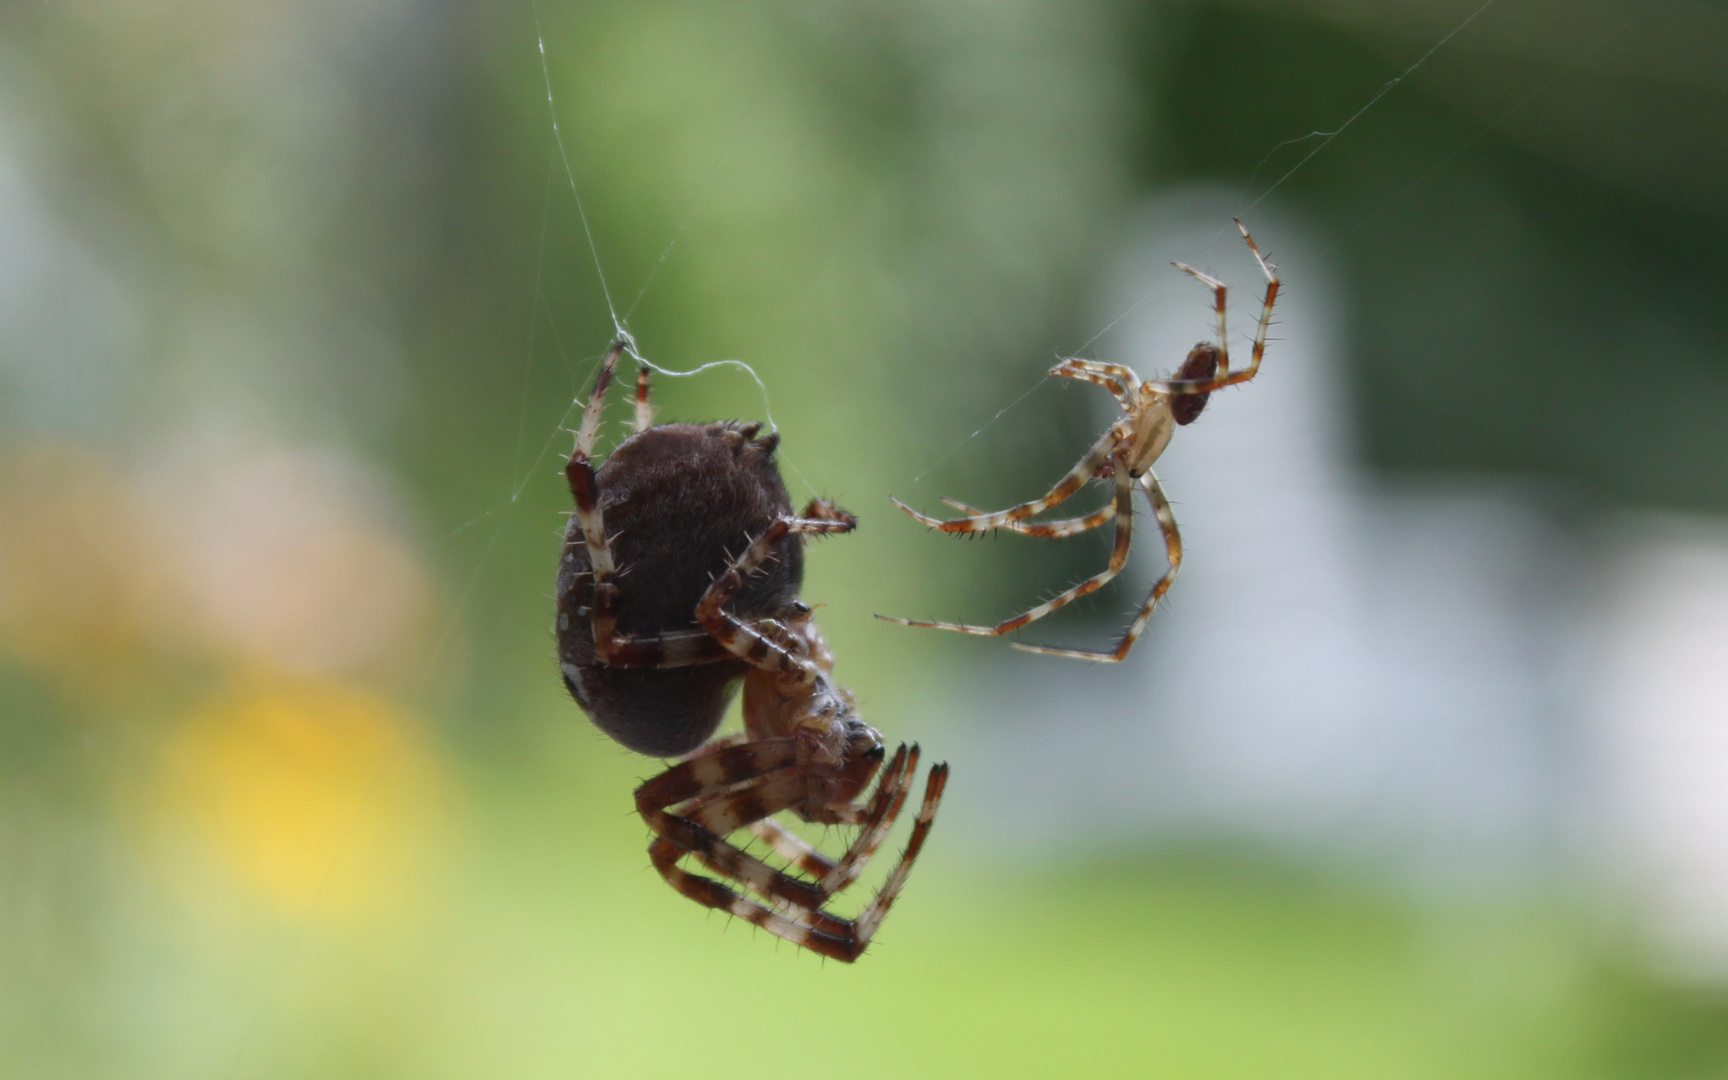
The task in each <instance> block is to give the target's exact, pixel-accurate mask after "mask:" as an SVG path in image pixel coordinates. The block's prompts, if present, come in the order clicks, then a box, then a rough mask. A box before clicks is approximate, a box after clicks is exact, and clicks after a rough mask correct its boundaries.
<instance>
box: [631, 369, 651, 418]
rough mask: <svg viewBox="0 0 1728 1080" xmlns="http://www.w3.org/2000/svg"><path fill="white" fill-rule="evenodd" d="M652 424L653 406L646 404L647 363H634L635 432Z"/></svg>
mask: <svg viewBox="0 0 1728 1080" xmlns="http://www.w3.org/2000/svg"><path fill="white" fill-rule="evenodd" d="M653 426H654V406H652V405H650V404H648V365H647V364H641V363H639V364H637V365H636V422H635V424H634V425H633V428H634V430H635V432H636V433H637V434H638V435H640V434H641V433H642V432H644V431H647V430H648V429H649V428H651V427H653Z"/></svg>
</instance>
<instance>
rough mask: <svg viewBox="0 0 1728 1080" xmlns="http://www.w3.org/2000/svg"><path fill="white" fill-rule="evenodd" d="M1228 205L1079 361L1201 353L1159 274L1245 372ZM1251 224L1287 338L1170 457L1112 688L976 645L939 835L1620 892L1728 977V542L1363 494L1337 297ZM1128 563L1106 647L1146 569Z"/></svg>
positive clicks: (1530, 511) (1122, 274)
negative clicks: (1254, 851)
mask: <svg viewBox="0 0 1728 1080" xmlns="http://www.w3.org/2000/svg"><path fill="white" fill-rule="evenodd" d="M1235 209H1237V208H1236V207H1235V206H1234V205H1233V203H1232V201H1231V199H1230V198H1229V197H1228V196H1220V195H1219V194H1217V193H1214V192H1191V193H1188V194H1186V195H1181V196H1177V197H1174V198H1170V199H1167V200H1165V201H1163V202H1161V203H1159V204H1158V205H1157V206H1155V207H1153V208H1152V209H1151V210H1150V211H1148V212H1147V214H1146V215H1145V217H1144V218H1143V219H1142V220H1141V221H1140V222H1139V223H1138V225H1137V227H1136V228H1135V229H1134V230H1132V231H1131V233H1130V239H1129V242H1128V245H1127V251H1126V254H1125V257H1124V259H1123V262H1122V266H1121V269H1120V271H1119V273H1118V281H1119V289H1118V295H1117V296H1116V297H1114V298H1112V299H1113V302H1112V303H1111V304H1110V305H1108V314H1107V315H1106V319H1108V318H1111V317H1114V316H1115V315H1117V314H1118V313H1120V312H1122V311H1124V310H1129V309H1131V310H1129V313H1128V314H1127V315H1126V316H1124V317H1123V318H1122V319H1121V321H1120V322H1119V323H1117V324H1116V325H1115V326H1114V327H1113V328H1112V330H1111V332H1110V333H1109V334H1107V335H1105V336H1104V337H1102V338H1101V339H1100V342H1099V344H1098V346H1097V347H1096V351H1095V355H1097V356H1098V357H1099V358H1101V359H1107V360H1112V361H1117V362H1122V363H1127V364H1129V365H1130V366H1133V367H1134V368H1135V369H1136V370H1138V371H1139V372H1140V373H1141V374H1142V375H1143V376H1156V375H1160V374H1166V373H1168V371H1169V370H1170V369H1171V368H1173V367H1174V366H1175V364H1176V363H1178V362H1179V361H1180V359H1181V357H1182V356H1184V355H1185V354H1186V351H1187V349H1188V348H1189V347H1190V346H1192V344H1193V343H1194V342H1195V341H1196V340H1198V339H1200V338H1202V337H1204V336H1205V335H1206V333H1207V327H1208V325H1209V319H1208V317H1207V314H1206V303H1207V302H1208V301H1209V297H1208V296H1207V295H1206V293H1205V290H1204V289H1203V288H1201V287H1199V286H1198V285H1196V283H1195V282H1193V281H1192V280H1191V279H1189V278H1187V277H1186V276H1184V275H1182V274H1180V273H1178V272H1176V271H1175V270H1173V269H1172V268H1171V267H1170V265H1169V264H1170V261H1171V260H1172V259H1176V258H1180V259H1182V260H1184V261H1187V262H1191V263H1195V264H1198V265H1201V266H1203V267H1204V268H1207V269H1209V270H1211V271H1213V272H1215V273H1217V274H1219V275H1221V276H1222V277H1224V278H1225V279H1226V280H1227V281H1229V282H1230V283H1231V284H1232V286H1233V288H1232V304H1231V313H1232V319H1233V322H1232V331H1233V332H1232V336H1233V339H1235V340H1234V341H1233V346H1235V347H1238V348H1241V349H1242V351H1243V352H1244V353H1245V352H1246V348H1245V342H1244V341H1243V340H1242V339H1243V338H1245V337H1246V335H1248V334H1249V333H1250V332H1251V330H1252V324H1251V320H1252V319H1253V317H1254V315H1255V314H1256V313H1257V311H1258V299H1259V287H1260V278H1259V275H1258V273H1257V271H1255V269H1254V267H1253V264H1252V262H1251V261H1250V260H1249V258H1248V256H1247V254H1246V252H1245V251H1242V250H1241V244H1240V238H1239V237H1238V236H1237V235H1236V233H1235V230H1234V229H1233V228H1231V227H1230V226H1229V221H1230V217H1231V214H1232V212H1233V211H1234V210H1235ZM1220 224H1222V225H1223V228H1219V227H1218V226H1219V225H1220ZM1252 227H1253V229H1254V232H1255V235H1256V238H1257V239H1258V240H1259V241H1260V242H1261V244H1262V246H1263V247H1265V248H1266V249H1268V250H1270V251H1272V252H1273V253H1274V254H1275V257H1276V260H1277V262H1278V264H1279V266H1280V269H1281V276H1282V277H1283V279H1284V280H1285V282H1286V283H1287V291H1286V293H1285V295H1284V297H1283V298H1282V299H1281V300H1280V303H1279V306H1278V322H1279V328H1278V330H1277V332H1276V337H1277V339H1278V340H1277V341H1276V342H1275V343H1274V345H1273V346H1272V349H1271V350H1270V352H1269V353H1268V359H1267V361H1266V365H1265V367H1264V369H1263V371H1262V374H1261V375H1260V376H1259V377H1258V378H1257V379H1256V380H1255V381H1254V382H1253V383H1251V384H1249V385H1248V386H1245V387H1241V388H1237V389H1234V390H1231V391H1227V392H1224V393H1221V394H1218V395H1215V396H1214V397H1213V399H1212V402H1211V404H1210V405H1209V406H1208V408H1207V411H1206V413H1205V415H1204V416H1203V417H1202V418H1201V420H1200V422H1198V423H1196V424H1195V425H1194V426H1193V427H1191V428H1186V429H1183V430H1182V431H1180V432H1179V434H1178V436H1177V438H1176V439H1175V441H1174V442H1173V443H1172V445H1171V447H1170V449H1169V450H1168V452H1167V453H1166V454H1165V456H1164V458H1163V459H1162V460H1161V462H1160V464H1159V469H1158V471H1159V475H1160V476H1161V477H1162V478H1163V480H1164V482H1165V486H1166V488H1167V490H1168V492H1169V494H1170V497H1171V499H1172V501H1173V503H1174V504H1175V509H1176V513H1177V516H1178V518H1179V520H1180V521H1181V524H1182V532H1183V538H1184V541H1185V545H1186V549H1187V559H1186V561H1185V563H1184V565H1183V569H1182V576H1181V578H1180V579H1179V581H1178V583H1177V585H1176V587H1175V589H1174V590H1173V591H1172V593H1171V594H1170V597H1169V606H1168V607H1167V608H1166V609H1165V610H1163V611H1161V612H1160V613H1159V615H1158V616H1157V617H1156V618H1155V620H1154V623H1153V627H1152V629H1151V630H1150V631H1149V633H1148V635H1147V637H1146V638H1145V639H1144V640H1143V641H1142V642H1141V644H1140V645H1139V646H1138V647H1137V649H1136V651H1135V653H1134V654H1133V656H1132V657H1131V658H1130V661H1129V662H1127V663H1125V664H1123V665H1120V666H1116V667H1112V666H1106V665H1091V666H1088V665H1084V664H1080V663H1075V662H1072V661H1063V660H1060V659H1056V658H1042V657H1035V656H1028V655H1027V654H1024V653H1020V652H1017V651H1012V650H1008V649H998V650H995V651H992V652H990V653H989V654H988V656H987V657H986V658H985V659H984V660H983V661H982V663H984V664H986V665H988V676H987V677H984V678H978V679H972V680H968V685H969V686H987V687H995V688H996V689H995V690H994V691H993V692H987V694H988V696H987V697H986V698H984V699H982V700H980V699H973V702H974V703H973V705H972V709H973V710H974V711H973V714H972V715H973V721H972V724H971V726H970V727H969V729H968V731H969V734H970V740H969V741H968V742H967V743H966V744H965V745H963V746H960V747H956V749H955V750H954V752H953V754H952V757H953V758H954V759H955V760H964V761H966V762H967V768H966V769H965V770H964V772H965V773H966V774H968V775H969V776H971V777H975V778H976V780H975V781H974V782H973V783H974V784H975V788H974V791H973V795H972V797H970V798H967V799H956V800H953V806H952V808H951V810H950V811H949V817H950V818H951V819H952V820H953V821H954V824H955V825H960V824H961V821H962V819H966V820H967V821H968V822H969V824H970V831H972V832H974V833H975V834H976V836H977V839H978V841H979V842H981V843H985V844H989V843H991V842H995V843H997V844H1000V845H1001V846H1002V847H1003V848H1005V849H1006V848H1012V847H1015V846H1018V845H1021V844H1023V843H1026V842H1028V840H1029V838H1030V839H1031V840H1032V842H1042V843H1045V844H1049V845H1058V846H1079V847H1096V846H1098V845H1099V844H1101V843H1102V842H1104V841H1105V840H1106V839H1121V838H1130V837H1131V838H1144V837H1147V836H1153V837H1156V838H1158V839H1159V840H1161V841H1164V842H1175V843H1186V842H1194V841H1210V840H1224V841H1227V842H1228V841H1235V842H1242V841H1247V842H1249V843H1255V844H1259V845H1263V846H1272V847H1275V848H1278V849H1281V850H1284V851H1287V852H1293V853H1296V854H1298V855H1299V856H1301V857H1317V858H1323V859H1327V860H1333V861H1344V862H1351V863H1367V864H1371V865H1379V866H1382V867H1392V868H1395V869H1396V870H1397V871H1398V872H1400V873H1401V874H1402V875H1404V876H1406V877H1407V878H1409V879H1410V880H1412V881H1414V882H1416V883H1418V884H1420V885H1421V886H1422V887H1424V888H1425V889H1437V890H1442V891H1454V890H1465V891H1471V890H1479V889H1483V888H1499V887H1505V886H1523V885H1530V884H1534V883H1537V882H1540V881H1544V880H1550V879H1553V878H1554V877H1555V876H1556V875H1573V874H1577V873H1579V872H1581V871H1582V872H1584V873H1587V874H1595V873H1606V874H1608V875H1611V876H1612V877H1614V878H1617V879H1620V880H1623V881H1624V882H1625V883H1626V885H1627V886H1628V888H1629V890H1630V891H1632V892H1634V893H1635V894H1636V895H1637V896H1638V897H1639V898H1640V899H1641V900H1642V901H1643V904H1642V907H1641V910H1642V911H1644V912H1646V913H1647V914H1648V915H1649V917H1650V918H1649V922H1650V925H1651V926H1652V927H1653V928H1654V929H1655V930H1656V931H1657V932H1658V934H1659V935H1660V936H1661V937H1662V939H1663V940H1664V941H1665V942H1666V943H1667V944H1668V945H1669V947H1670V952H1671V953H1672V954H1673V955H1674V956H1675V958H1676V959H1678V960H1680V961H1682V962H1684V963H1685V966H1687V967H1689V968H1693V969H1695V970H1712V971H1718V972H1728V784H1724V783H1723V778H1724V777H1725V776H1728V526H1716V527H1706V526H1701V525H1688V524H1668V523H1662V522H1657V521H1653V520H1650V519H1644V518H1633V517H1626V518H1622V519H1621V520H1620V521H1619V523H1618V524H1617V525H1616V526H1615V527H1614V528H1613V529H1612V530H1607V531H1605V532H1603V533H1602V534H1601V535H1599V536H1593V537H1580V536H1579V535H1578V534H1577V532H1576V530H1572V529H1567V528H1563V527H1562V526H1561V525H1560V524H1559V523H1558V522H1557V521H1556V520H1555V519H1554V517H1553V516H1552V515H1551V514H1550V513H1549V512H1547V510H1545V509H1544V505H1545V500H1544V497H1543V495H1544V493H1543V491H1542V489H1541V488H1539V487H1537V486H1534V485H1523V484H1518V483H1513V482H1506V481H1501V480H1487V479H1481V478H1468V477H1459V478H1455V479H1450V480H1448V479H1422V480H1415V479H1412V480H1408V481H1395V480H1390V479H1387V478H1384V477H1373V476H1370V475H1369V474H1367V473H1366V472H1365V471H1364V470H1362V469H1361V468H1360V467H1359V466H1358V465H1357V464H1356V455H1355V453H1354V448H1353V446H1352V435H1351V431H1350V421H1349V417H1350V415H1351V409H1350V402H1349V400H1348V399H1347V396H1346V395H1347V391H1346V388H1345V378H1344V372H1343V370H1342V368H1343V357H1344V356H1345V355H1346V353H1347V349H1348V347H1349V343H1348V342H1347V341H1345V340H1344V339H1343V327H1344V321H1343V319H1342V318H1341V315H1342V311H1341V298H1340V296H1339V289H1338V286H1337V284H1336V280H1335V276H1334V275H1333V273H1332V272H1331V271H1330V269H1329V268H1328V266H1327V265H1326V261H1325V259H1324V257H1323V256H1320V255H1319V254H1318V248H1319V245H1318V244H1317V243H1315V241H1314V240H1313V238H1312V237H1309V236H1307V235H1305V234H1304V233H1303V232H1302V230H1301V229H1300V228H1298V227H1296V226H1294V225H1293V224H1292V223H1290V222H1288V221H1287V220H1285V219H1283V218H1281V217H1280V216H1279V215H1278V214H1277V213H1275V212H1273V211H1271V210H1269V209H1268V208H1266V207H1261V208H1258V209H1257V210H1256V211H1255V213H1254V220H1253V222H1252ZM1238 362H1240V361H1238ZM1098 396H1099V401H1100V413H1099V416H1100V426H1102V424H1103V423H1105V422H1107V421H1106V419H1105V418H1106V416H1107V415H1108V412H1107V410H1106V409H1105V406H1107V405H1108V406H1110V408H1112V409H1113V408H1114V406H1113V405H1111V403H1110V402H1109V400H1108V398H1107V397H1106V396H1105V395H1103V394H1101V393H1100V394H1099V395H1098ZM1024 542H1028V543H1033V542H1041V541H1030V540H1027V541H1024ZM1136 547H1137V552H1136V557H1135V561H1134V563H1133V565H1132V566H1131V568H1130V571H1129V572H1128V573H1126V574H1125V575H1124V577H1125V578H1126V579H1129V580H1130V581H1131V584H1130V585H1129V586H1128V587H1127V588H1126V589H1124V590H1123V592H1122V594H1121V600H1120V606H1121V607H1122V608H1123V609H1124V614H1123V615H1122V620H1121V625H1123V626H1125V625H1126V623H1127V620H1128V615H1127V614H1126V612H1127V611H1128V610H1131V606H1132V605H1134V604H1137V603H1138V602H1139V599H1140V597H1141V596H1143V595H1144V592H1143V590H1144V588H1145V587H1146V585H1147V584H1148V583H1149V582H1150V581H1151V580H1152V579H1153V577H1154V575H1155V574H1156V573H1157V572H1158V569H1159V568H1161V566H1162V560H1161V554H1160V550H1161V549H1160V548H1159V545H1158V544H1157V543H1156V542H1154V541H1149V539H1148V538H1147V537H1145V536H1142V537H1140V538H1139V541H1138V543H1137V545H1136ZM1154 555H1159V558H1158V559H1157V560H1154V557H1153V556H1154ZM1155 561H1156V562H1157V566H1154V562H1155ZM1027 599H1028V601H1029V602H1030V601H1031V600H1032V599H1033V598H1032V597H1028V598H1027ZM1080 632H1086V631H1076V629H1075V628H1074V626H1073V625H1072V624H1069V625H1066V626H1063V625H1060V624H1059V623H1057V622H1056V621H1055V620H1052V624H1050V625H1049V627H1048V628H1046V626H1045V625H1035V626H1033V627H1031V628H1029V629H1028V630H1026V631H1023V632H1022V635H1023V637H1024V638H1025V639H1026V640H1029V641H1049V642H1052V643H1065V644H1074V643H1076V642H1075V636H1076V634H1077V633H1080ZM1090 632H1091V633H1092V634H1094V635H1102V634H1109V633H1114V632H1116V631H1115V629H1113V628H1112V629H1109V630H1100V629H1098V628H1097V627H1096V624H1094V625H1093V628H1092V629H1091V630H1090ZM1086 644H1087V645H1089V646H1091V647H1099V646H1104V645H1106V644H1107V641H1106V640H1105V639H1104V638H1103V637H1100V638H1099V640H1096V641H1088V642H1086Z"/></svg>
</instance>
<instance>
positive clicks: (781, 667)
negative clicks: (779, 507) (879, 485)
mask: <svg viewBox="0 0 1728 1080" xmlns="http://www.w3.org/2000/svg"><path fill="white" fill-rule="evenodd" d="M812 505H814V504H812ZM827 505H828V509H829V510H832V511H836V512H838V513H839V514H844V516H843V517H827V518H787V517H783V518H776V519H775V521H774V523H773V524H772V525H769V526H768V528H767V529H766V530H764V531H763V533H762V535H761V536H759V537H757V538H756V542H755V543H753V544H751V545H750V546H749V547H748V548H746V549H745V551H744V554H742V555H740V556H738V558H737V559H736V560H735V561H734V562H733V563H732V565H731V566H729V567H727V569H726V572H725V573H723V574H721V575H720V576H719V577H717V578H715V579H714V584H712V585H710V586H708V591H707V592H705V593H703V594H702V599H701V600H699V601H698V602H697V604H696V621H697V622H700V623H701V624H702V627H703V629H705V630H707V631H708V633H710V634H712V635H713V636H714V638H715V640H717V641H719V642H720V644H721V645H722V646H724V647H725V648H726V649H727V650H728V651H729V652H730V653H731V654H732V655H734V656H737V657H739V658H741V659H744V660H748V661H749V662H750V664H751V665H752V666H753V667H758V668H761V669H763V670H765V671H778V672H787V673H791V672H798V673H800V675H801V678H802V681H803V682H805V683H806V684H809V683H813V682H815V681H816V680H817V679H818V678H820V677H821V675H822V672H821V669H820V668H819V667H817V665H816V664H815V663H813V662H812V661H811V660H809V659H807V658H805V657H802V656H798V655H796V654H795V653H793V652H791V651H790V650H788V649H787V648H786V647H785V646H784V645H782V644H780V643H779V642H777V641H775V640H774V639H773V638H772V637H770V636H768V635H767V634H765V633H763V632H762V631H761V630H759V629H758V628H757V627H756V625H755V624H754V622H753V621H752V620H748V619H741V618H739V617H738V616H736V615H734V614H732V613H731V612H729V611H727V610H726V609H725V604H726V601H727V600H728V599H730V598H731V597H732V596H734V595H735V594H736V593H737V592H738V590H740V589H742V588H743V587H744V579H745V578H746V577H748V576H749V575H750V574H751V573H752V572H754V571H755V569H756V567H758V566H760V565H762V564H763V563H764V562H766V561H768V559H770V558H771V557H773V554H774V545H776V544H778V543H779V542H780V541H782V540H784V539H786V537H787V536H789V535H792V534H794V533H843V532H851V531H852V530H853V529H854V528H856V527H857V521H856V520H855V519H854V518H853V517H852V515H850V514H845V512H844V511H839V510H838V508H835V507H833V506H832V504H827Z"/></svg>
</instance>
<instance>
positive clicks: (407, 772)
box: [146, 676, 447, 919]
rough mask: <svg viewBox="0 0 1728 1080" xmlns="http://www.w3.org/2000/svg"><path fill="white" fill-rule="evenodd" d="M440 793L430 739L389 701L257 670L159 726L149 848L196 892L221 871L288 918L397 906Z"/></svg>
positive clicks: (411, 897)
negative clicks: (161, 736) (167, 732)
mask: <svg viewBox="0 0 1728 1080" xmlns="http://www.w3.org/2000/svg"><path fill="white" fill-rule="evenodd" d="M445 795H446V788H445V785H444V784H443V782H442V771H441V769H440V766H439V762H438V760H437V758H436V756H435V754H434V752H433V751H432V749H431V747H430V746H429V745H428V744H427V742H426V740H425V738H424V736H423V735H422V734H421V732H420V731H419V730H418V728H417V725H416V724H415V723H414V721H412V720H411V719H410V718H409V717H408V716H407V715H405V714H404V713H403V711H402V710H400V709H399V708H397V707H396V706H394V705H392V704H391V703H390V702H388V701H386V700H384V699H382V698H380V697H377V696H375V695H373V694H371V693H368V692H366V691H363V690H360V689H358V688H356V687H353V686H349V685H343V684H340V683H326V682H311V681H304V680H299V679H290V678H284V677H263V676H257V677H253V678H250V679H248V680H245V681H243V683H242V684H241V685H239V686H237V687H236V688H234V689H232V690H230V691H228V692H226V693H223V694H221V695H219V696H218V697H217V698H215V699H214V700H212V701H210V702H209V703H207V704H206V705H205V706H204V707H203V708H201V709H199V710H198V711H197V712H195V713H194V714H193V715H192V716H190V717H189V718H188V720H187V722H186V723H185V724H184V725H183V726H182V727H181V728H180V729H179V730H178V731H176V732H175V733H174V734H173V736H172V737H171V738H170V740H169V742H168V744H167V747H166V751H165V754H164V758H163V762H162V769H161V772H160V775H159V776H158V778H157V780H156V783H155V787H154V792H153V794H152V797H151V805H150V813H148V814H147V815H146V818H147V821H148V825H147V829H148V832H147V834H146V849H147V853H148V856H149V858H150V859H151V861H152V862H153V863H154V864H155V865H156V868H157V869H159V870H162V871H165V872H166V874H167V877H168V879H169V880H170V881H171V882H172V883H174V884H175V885H177V886H182V887H185V888H188V889H190V890H191V891H192V892H193V893H194V894H195V895H198V896H199V897H200V898H201V899H210V898H212V892H211V890H212V887H213V886H217V885H218V884H219V883H220V881H221V879H223V878H226V879H228V880H229V881H233V882H237V883H239V884H240V885H241V886H243V887H244V889H245V890H246V891H249V892H252V893H254V894H255V895H257V896H259V897H261V898H262V899H263V900H265V901H266V902H267V903H268V904H270V905H271V906H273V907H275V908H277V909H278V910H280V911H282V912H284V913H287V914H290V915H293V916H296V917H311V918H326V919H337V918H347V917H352V916H357V915H359V916H368V915H369V916H380V915H385V914H389V915H392V916H394V915H398V914H401V913H403V912H405V911H408V910H412V909H413V908H414V907H415V905H416V897H417V895H418V893H417V889H416V886H417V884H418V883H419V881H420V879H421V876H422V872H423V871H424V870H425V869H426V868H427V863H428V860H429V858H430V857H431V856H432V854H433V853H434V852H435V850H436V848H437V846H438V841H439V839H440V836H441V831H440V826H441V824H443V823H444V822H446V821H447V816H446V815H445V813H444V812H443V811H444V809H445V803H446V799H445ZM217 891H218V892H220V890H217Z"/></svg>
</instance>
